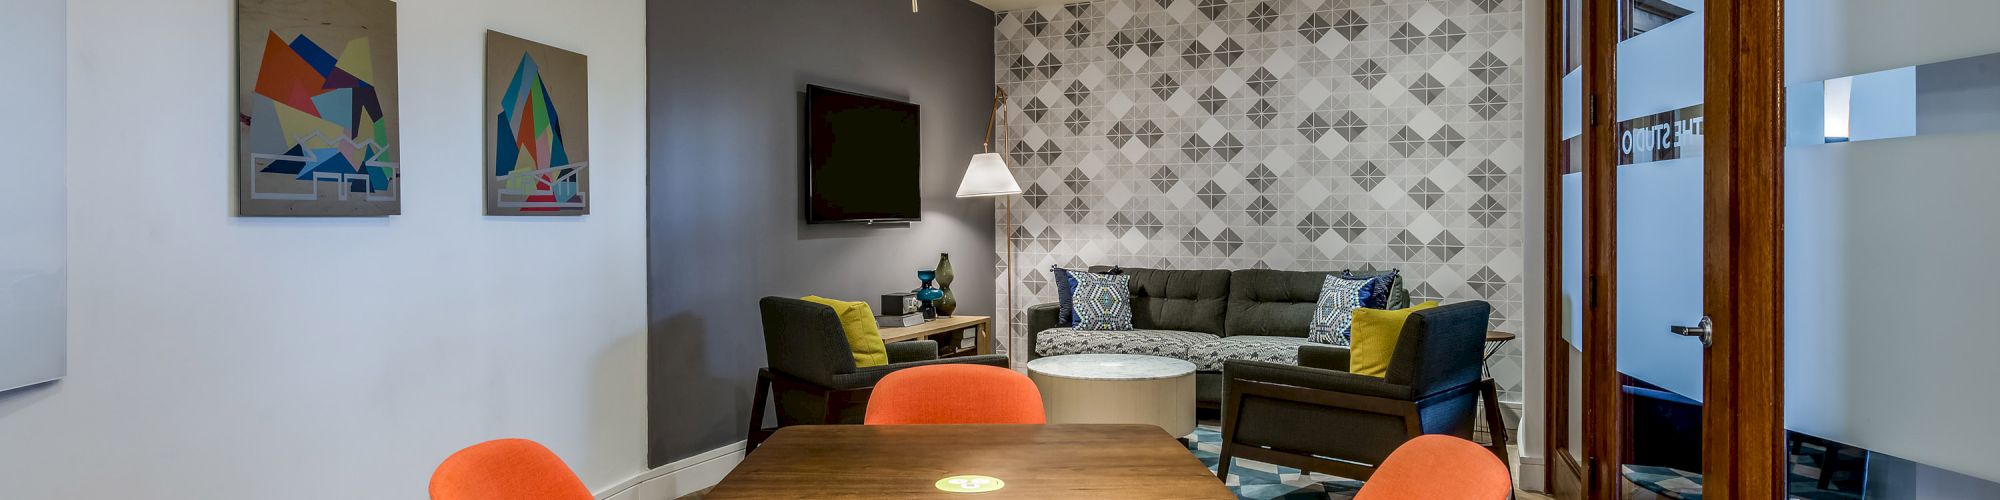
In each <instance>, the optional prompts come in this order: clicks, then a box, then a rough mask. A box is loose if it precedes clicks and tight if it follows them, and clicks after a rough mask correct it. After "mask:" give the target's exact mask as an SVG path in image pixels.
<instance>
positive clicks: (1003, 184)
mask: <svg viewBox="0 0 2000 500" xmlns="http://www.w3.org/2000/svg"><path fill="white" fill-rule="evenodd" d="M1010 194H1021V185H1020V184H1017V183H1015V182H1014V173H1013V172H1009V171H1007V161H1006V160H1005V159H1003V158H1001V157H1000V153H980V154H976V155H972V164H971V165H967V166H966V167H965V180H963V181H959V183H958V197H960V198H976V197H981V196H1002V195H1010Z"/></svg>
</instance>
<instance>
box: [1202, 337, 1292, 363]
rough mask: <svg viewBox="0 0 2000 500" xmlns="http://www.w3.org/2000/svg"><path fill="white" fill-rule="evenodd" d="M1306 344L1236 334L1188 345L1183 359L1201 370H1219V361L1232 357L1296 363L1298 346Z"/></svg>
mask: <svg viewBox="0 0 2000 500" xmlns="http://www.w3.org/2000/svg"><path fill="white" fill-rule="evenodd" d="M1306 343H1307V342H1306V339H1303V338H1299V337H1266V336H1260V335H1236V336H1229V337H1222V338H1218V339H1215V340H1210V341H1206V342H1201V343H1197V344H1195V345H1194V346H1192V347H1189V348H1188V357H1187V360H1188V361H1189V362H1192V363H1194V366H1195V368H1196V369H1199V370H1202V371H1221V370H1222V363H1223V362H1224V361H1228V360H1232V359H1242V360H1249V361H1263V362H1267V363H1279V364H1286V365H1296V364H1298V360H1299V346H1301V345H1305V344H1306Z"/></svg>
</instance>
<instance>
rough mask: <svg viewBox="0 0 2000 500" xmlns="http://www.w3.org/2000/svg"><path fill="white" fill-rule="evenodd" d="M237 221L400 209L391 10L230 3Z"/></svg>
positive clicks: (343, 1) (257, 0) (372, 5)
mask: <svg viewBox="0 0 2000 500" xmlns="http://www.w3.org/2000/svg"><path fill="white" fill-rule="evenodd" d="M236 9H237V11H236V12H237V21H236V23H237V45H238V52H237V57H238V59H237V65H238V66H237V122H238V123H237V129H238V136H237V139H238V143H239V146H238V147H239V150H240V154H239V157H238V159H237V167H236V169H237V172H236V174H237V175H236V181H237V200H238V213H240V214H242V215H247V216H363V217H365V216H385V215H395V214H397V213H400V212H401V210H402V200H401V194H402V193H401V186H402V174H401V169H400V168H399V165H398V163H397V158H398V157H400V156H402V155H401V153H400V150H401V147H402V144H401V143H399V142H397V122H398V117H399V115H398V114H397V108H396V90H397V86H396V3H395V2H392V1H390V0H327V1H309V2H308V1H298V0H238V1H237V3H236Z"/></svg>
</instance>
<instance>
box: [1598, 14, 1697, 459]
mask: <svg viewBox="0 0 2000 500" xmlns="http://www.w3.org/2000/svg"><path fill="white" fill-rule="evenodd" d="M1595 1H1600V2H1606V3H1608V4H1610V6H1611V7H1612V9H1613V12H1614V13H1615V14H1616V15H1617V17H1618V19H1617V23H1616V27H1617V32H1616V40H1617V43H1616V45H1615V47H1614V49H1613V52H1614V57H1615V60H1614V62H1613V64H1614V67H1615V71H1614V72H1613V81H1612V84H1613V87H1614V88H1613V90H1612V92H1611V94H1612V96H1613V97H1612V98H1610V99H1609V101H1610V102H1611V105H1612V107H1611V109H1610V110H1609V115H1610V117H1611V118H1610V119H1611V122H1612V123H1613V124H1614V126H1613V127H1612V132H1613V134H1612V137H1611V140H1612V141H1613V143H1614V145H1615V148H1614V151H1613V154H1612V155H1611V156H1612V160H1613V161H1612V162H1611V165H1609V166H1608V167H1607V168H1606V169H1605V170H1604V172H1605V173H1606V174H1607V175H1609V176H1611V177H1613V179H1610V181H1611V182H1612V183H1613V184H1614V186H1613V189H1614V193H1613V194H1612V197H1611V198H1612V200H1613V205H1614V206H1615V209H1614V214H1613V217H1614V221H1613V224H1614V227H1613V228H1612V230H1611V231H1610V233H1611V234H1610V235H1608V236H1609V238H1608V239H1609V240H1611V241H1613V242H1615V243H1614V245H1615V246H1614V248H1615V254H1614V255H1613V256H1612V257H1611V258H1612V260H1614V262H1613V263H1612V264H1611V265H1610V266H1609V267H1610V268H1611V269H1612V271H1613V274H1612V275H1611V276H1610V277H1608V278H1600V279H1608V280H1609V281H1611V283H1613V285H1610V288H1611V289H1612V290H1614V294H1615V295H1614V297H1615V300H1612V301H1611V303H1612V307H1611V308H1612V311H1611V320H1610V326H1611V328H1612V335H1614V336H1615V338H1616V341H1615V342H1614V346H1615V348H1616V349H1615V350H1616V361H1617V363H1616V365H1617V375H1616V378H1615V379H1613V380H1610V382H1614V383H1615V384H1616V391H1617V392H1616V398H1617V408H1618V411H1617V415H1616V418H1617V429H1618V432H1617V436H1618V442H1617V443H1616V444H1617V445H1618V454H1617V455H1616V456H1615V461H1610V460H1608V459H1610V458H1613V457H1606V458H1607V460H1606V461H1607V466H1610V465H1612V464H1615V469H1613V472H1615V474H1616V475H1617V480H1618V485H1619V486H1618V494H1619V496H1620V497H1621V498H1698V497H1700V496H1701V493H1702V482H1703V474H1702V471H1703V465H1702V458H1703V457H1702V446H1703V439H1702V427H1703V425H1702V414H1703V411H1702V410H1703V403H1702V402H1703V400H1704V394H1703V386H1704V375H1703V366H1704V361H1705V356H1706V354H1707V352H1706V351H1707V346H1708V345H1709V343H1710V338H1709V337H1708V335H1709V332H1710V331H1711V327H1710V325H1708V324H1707V323H1706V321H1707V319H1705V316H1704V315H1705V310H1704V304H1703V298H1704V293H1703V287H1704V282H1703V264H1704V256H1705V253H1706V252H1705V243H1706V242H1707V239H1706V237H1705V234H1704V233H1705V231H1704V224H1703V217H1704V213H1705V209H1706V207H1707V203H1706V195H1705V193H1704V182H1703V181H1704V177H1705V175H1704V173H1705V169H1704V166H1705V161H1704V158H1703V152H1704V149H1703V147H1702V146H1703V141H1702V138H1703V134H1702V131H1703V129H1702V125H1703V121H1704V120H1703V106H1702V104H1703V100H1704V96H1703V91H1704V89H1705V81H1704V80H1705V78H1704V77H1705V76H1706V74H1705V68H1704V66H1705V64H1706V62H1707V61H1706V60H1707V58H1706V57H1705V56H1706V54H1705V52H1704V50H1703V49H1704V35H1705V33H1706V32H1705V30H1704V24H1703V22H1704V16H1703V15H1702V7H1703V6H1702V1H1701V0H1595ZM1600 286H1603V285H1600Z"/></svg>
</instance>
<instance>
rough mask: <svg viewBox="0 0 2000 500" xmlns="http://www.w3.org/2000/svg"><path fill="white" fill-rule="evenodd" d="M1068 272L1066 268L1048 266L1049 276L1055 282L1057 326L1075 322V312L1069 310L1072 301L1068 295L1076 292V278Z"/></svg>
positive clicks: (1065, 325)
mask: <svg viewBox="0 0 2000 500" xmlns="http://www.w3.org/2000/svg"><path fill="white" fill-rule="evenodd" d="M1070 273H1071V271H1070V270H1068V269H1063V268H1061V267H1057V266H1049V278H1050V280H1051V281H1054V282H1056V327H1057V328H1063V327H1068V326H1070V325H1074V324H1076V320H1075V318H1076V313H1073V312H1071V311H1073V310H1074V309H1072V307H1073V306H1071V304H1072V303H1073V302H1072V301H1071V300H1070V297H1073V296H1075V295H1074V294H1075V293H1076V278H1072V277H1070Z"/></svg>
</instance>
